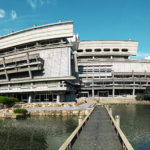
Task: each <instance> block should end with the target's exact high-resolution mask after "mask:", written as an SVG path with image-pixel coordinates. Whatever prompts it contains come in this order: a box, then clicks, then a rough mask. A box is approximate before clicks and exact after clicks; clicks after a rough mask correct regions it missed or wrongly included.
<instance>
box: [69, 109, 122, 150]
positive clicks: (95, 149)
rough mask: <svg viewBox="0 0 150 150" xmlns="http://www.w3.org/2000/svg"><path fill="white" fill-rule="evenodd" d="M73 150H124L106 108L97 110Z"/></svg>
mask: <svg viewBox="0 0 150 150" xmlns="http://www.w3.org/2000/svg"><path fill="white" fill-rule="evenodd" d="M72 150H123V148H122V146H121V143H120V141H119V138H118V137H117V135H116V132H115V129H114V127H113V126H112V124H111V122H110V119H109V116H108V113H107V112H106V109H105V108H103V107H101V106H97V107H96V108H95V110H94V112H93V113H92V115H91V117H90V118H89V120H88V122H87V123H86V125H85V127H84V128H83V130H82V132H81V133H80V135H79V137H78V138H77V140H76V141H75V143H74V145H73V147H72Z"/></svg>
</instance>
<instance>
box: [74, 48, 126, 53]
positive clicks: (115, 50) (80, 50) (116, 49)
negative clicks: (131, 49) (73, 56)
mask: <svg viewBox="0 0 150 150" xmlns="http://www.w3.org/2000/svg"><path fill="white" fill-rule="evenodd" d="M102 51H103V52H110V51H113V52H119V51H120V49H118V48H114V49H112V50H111V49H110V48H104V49H103V50H102V49H99V48H97V49H94V50H92V49H85V52H102ZM77 52H78V53H82V52H84V50H83V49H78V50H77ZM121 52H128V49H121Z"/></svg>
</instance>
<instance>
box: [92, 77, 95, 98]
mask: <svg viewBox="0 0 150 150" xmlns="http://www.w3.org/2000/svg"><path fill="white" fill-rule="evenodd" d="M92 97H95V95H94V79H92Z"/></svg>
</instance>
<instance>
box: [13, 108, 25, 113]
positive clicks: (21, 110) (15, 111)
mask: <svg viewBox="0 0 150 150" xmlns="http://www.w3.org/2000/svg"><path fill="white" fill-rule="evenodd" d="M27 112H28V111H27V110H26V109H24V108H17V109H15V110H14V113H15V114H26V113H27Z"/></svg>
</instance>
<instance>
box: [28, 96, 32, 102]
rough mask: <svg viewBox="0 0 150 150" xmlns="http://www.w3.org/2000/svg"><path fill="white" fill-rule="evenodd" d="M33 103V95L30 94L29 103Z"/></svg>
mask: <svg viewBox="0 0 150 150" xmlns="http://www.w3.org/2000/svg"><path fill="white" fill-rule="evenodd" d="M31 102H32V95H31V94H30V95H29V98H28V103H31Z"/></svg>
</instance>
